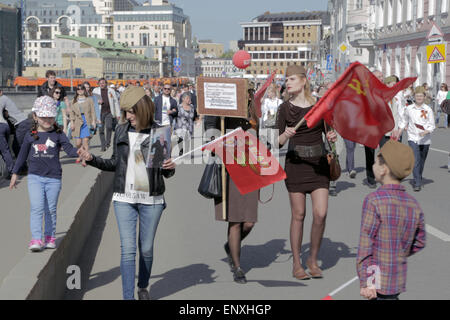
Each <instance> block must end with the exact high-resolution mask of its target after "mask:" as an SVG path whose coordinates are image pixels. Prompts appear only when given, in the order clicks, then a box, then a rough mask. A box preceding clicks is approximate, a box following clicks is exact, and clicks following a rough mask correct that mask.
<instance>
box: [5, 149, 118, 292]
mask: <svg viewBox="0 0 450 320" xmlns="http://www.w3.org/2000/svg"><path fill="white" fill-rule="evenodd" d="M111 153H112V148H111V149H110V150H108V151H107V152H106V153H105V154H103V155H102V156H106V157H108V156H110V154H111ZM85 170H86V172H84V173H83V175H82V176H81V177H80V179H79V180H78V181H77V187H76V189H75V190H74V192H73V195H74V196H72V197H70V198H68V199H66V200H65V201H64V203H63V204H62V205H61V206H58V225H57V231H58V234H60V235H59V237H58V239H57V241H56V245H57V248H56V249H55V250H48V249H47V250H44V251H42V252H40V253H31V252H28V253H26V255H25V256H24V257H23V258H22V260H21V261H20V262H19V263H18V264H17V265H16V266H15V267H14V268H13V269H12V270H11V271H10V273H9V274H8V275H7V276H6V277H5V278H4V280H3V282H2V284H1V286H0V300H58V299H62V298H63V297H64V294H65V291H66V282H67V278H68V277H69V276H70V274H67V273H66V270H67V268H68V267H69V266H70V265H75V264H77V261H78V259H79V257H80V255H81V254H82V249H83V247H84V244H85V242H86V240H87V239H88V236H89V234H90V231H91V229H92V226H93V223H94V221H95V218H96V216H97V212H98V209H99V208H100V206H101V205H102V203H103V202H104V197H105V196H107V195H108V193H110V192H111V190H112V185H113V179H114V173H112V172H102V171H101V172H99V170H98V169H96V168H93V167H87V168H85ZM80 204H81V205H80Z"/></svg>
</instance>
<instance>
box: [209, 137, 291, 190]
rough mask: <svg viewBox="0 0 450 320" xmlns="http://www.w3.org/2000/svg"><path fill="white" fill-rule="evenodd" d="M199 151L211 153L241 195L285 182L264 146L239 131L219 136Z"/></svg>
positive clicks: (280, 171) (281, 172)
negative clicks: (220, 161) (222, 166)
mask: <svg viewBox="0 0 450 320" xmlns="http://www.w3.org/2000/svg"><path fill="white" fill-rule="evenodd" d="M202 150H210V151H214V152H215V153H216V155H218V156H219V157H220V158H221V159H222V162H223V163H224V164H225V168H226V169H227V171H228V173H229V174H230V177H231V179H232V180H233V182H234V183H235V185H236V187H237V188H238V190H239V192H240V193H241V194H247V193H250V192H253V191H256V190H259V189H261V188H264V187H266V186H268V185H271V184H273V183H276V182H278V181H281V180H284V179H286V173H285V172H284V170H283V168H282V167H281V166H280V163H279V162H278V161H277V159H276V158H275V157H274V156H273V155H272V154H271V153H270V151H269V150H267V148H266V146H265V144H264V143H262V142H260V141H259V140H258V139H257V138H256V137H255V136H254V135H252V134H250V133H248V132H244V131H243V130H242V129H241V128H239V129H238V130H234V131H233V132H230V133H229V134H227V135H225V136H222V137H219V138H217V139H216V140H214V141H213V142H211V143H209V144H207V145H205V146H204V147H203V148H202Z"/></svg>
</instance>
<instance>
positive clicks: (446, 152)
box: [430, 148, 450, 154]
mask: <svg viewBox="0 0 450 320" xmlns="http://www.w3.org/2000/svg"><path fill="white" fill-rule="evenodd" d="M430 150H433V151H436V152H440V153H445V154H450V152H448V151H445V150H439V149H434V148H430Z"/></svg>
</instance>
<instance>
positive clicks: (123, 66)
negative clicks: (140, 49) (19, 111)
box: [24, 35, 159, 80]
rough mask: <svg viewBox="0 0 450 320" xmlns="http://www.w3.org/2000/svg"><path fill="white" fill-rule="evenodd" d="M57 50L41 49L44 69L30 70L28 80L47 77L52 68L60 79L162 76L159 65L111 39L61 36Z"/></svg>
mask: <svg viewBox="0 0 450 320" xmlns="http://www.w3.org/2000/svg"><path fill="white" fill-rule="evenodd" d="M56 37H57V39H56V40H55V41H54V42H55V47H54V48H51V49H50V48H44V49H42V50H41V57H40V61H41V66H39V67H28V68H27V69H26V71H25V72H24V75H25V76H28V77H44V76H45V72H46V70H48V69H52V70H54V71H55V72H56V73H57V76H58V77H63V78H68V77H74V78H97V79H99V78H102V77H104V78H106V79H124V80H129V79H148V78H152V77H158V76H159V62H158V61H156V60H152V59H149V58H147V57H145V56H142V55H138V54H135V53H133V52H132V51H131V50H130V49H129V48H128V47H127V46H126V45H124V44H122V43H117V42H114V41H112V40H107V39H97V38H86V37H73V36H64V35H58V36H56Z"/></svg>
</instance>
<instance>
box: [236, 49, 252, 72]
mask: <svg viewBox="0 0 450 320" xmlns="http://www.w3.org/2000/svg"><path fill="white" fill-rule="evenodd" d="M251 61H252V57H251V56H250V54H249V53H248V52H247V51H245V50H239V51H237V52H236V53H235V54H234V56H233V64H234V65H235V67H236V68H239V69H246V68H248V67H249V66H250V62H251Z"/></svg>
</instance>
